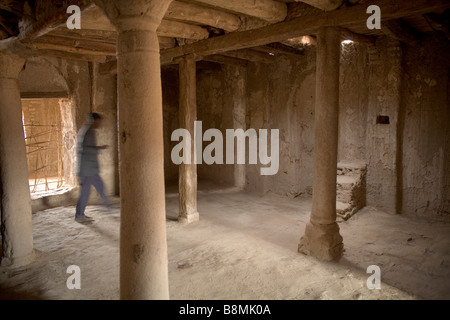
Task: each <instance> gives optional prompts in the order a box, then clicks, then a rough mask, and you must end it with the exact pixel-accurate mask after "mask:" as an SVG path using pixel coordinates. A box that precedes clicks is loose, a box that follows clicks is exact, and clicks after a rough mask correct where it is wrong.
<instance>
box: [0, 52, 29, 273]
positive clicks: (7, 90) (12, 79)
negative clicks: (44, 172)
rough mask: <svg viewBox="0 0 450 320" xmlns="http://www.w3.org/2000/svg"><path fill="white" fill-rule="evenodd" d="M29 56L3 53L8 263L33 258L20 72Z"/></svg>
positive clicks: (2, 173)
mask: <svg viewBox="0 0 450 320" xmlns="http://www.w3.org/2000/svg"><path fill="white" fill-rule="evenodd" d="M24 63H25V60H24V59H22V58H20V57H18V56H16V55H9V54H0V195H1V200H0V201H1V213H2V215H1V216H2V223H1V224H2V226H1V234H2V247H3V251H2V257H1V264H2V265H5V266H14V267H15V266H21V265H25V264H27V263H29V262H30V261H31V260H32V258H33V255H34V254H33V227H32V219H31V199H30V187H29V183H28V163H27V155H26V150H25V139H24V132H23V124H22V104H21V101H20V89H19V80H18V77H19V73H20V71H22V69H23V66H24Z"/></svg>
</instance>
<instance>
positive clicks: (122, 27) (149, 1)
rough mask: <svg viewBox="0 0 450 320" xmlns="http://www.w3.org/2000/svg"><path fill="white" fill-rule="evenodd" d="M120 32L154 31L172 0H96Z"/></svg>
mask: <svg viewBox="0 0 450 320" xmlns="http://www.w3.org/2000/svg"><path fill="white" fill-rule="evenodd" d="M94 1H95V4H96V5H97V6H98V7H99V8H100V9H102V10H103V12H104V13H105V15H106V16H107V17H108V19H109V20H110V21H111V23H112V24H113V25H114V26H115V27H116V28H117V31H118V32H126V31H153V32H156V29H157V28H158V27H159V24H160V23H161V20H162V18H163V17H164V14H165V13H166V11H167V9H168V8H169V5H170V3H171V2H172V0H127V1H123V0H94Z"/></svg>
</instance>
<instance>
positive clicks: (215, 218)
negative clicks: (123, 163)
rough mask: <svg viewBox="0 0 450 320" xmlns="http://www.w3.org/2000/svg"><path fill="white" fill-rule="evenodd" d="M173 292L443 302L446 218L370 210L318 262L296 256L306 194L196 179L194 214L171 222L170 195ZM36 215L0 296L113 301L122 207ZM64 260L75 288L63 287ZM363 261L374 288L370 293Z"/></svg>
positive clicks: (448, 270) (448, 256) (448, 289)
mask: <svg viewBox="0 0 450 320" xmlns="http://www.w3.org/2000/svg"><path fill="white" fill-rule="evenodd" d="M166 206H167V217H168V220H167V232H168V234H167V243H168V251H169V284H170V297H171V299H224V300H227V299H250V300H257V299H282V300H286V299H450V223H446V222H439V221H434V220H430V219H428V220H425V219H423V218H418V217H408V216H394V215H390V214H387V213H384V212H381V211H379V210H376V209H374V208H371V207H366V208H364V209H363V210H361V211H360V212H358V213H357V214H356V215H355V216H354V217H352V218H351V219H350V220H349V221H346V222H342V223H340V224H339V225H340V228H341V234H342V236H343V238H344V246H345V253H344V257H343V258H342V259H341V260H340V262H339V263H324V262H319V261H317V260H316V259H314V258H312V257H309V256H305V255H303V254H299V253H297V244H298V240H299V238H300V236H301V235H302V234H303V231H304V228H305V224H306V222H307V221H308V219H309V213H310V209H311V198H310V197H301V196H300V197H297V198H295V199H289V198H285V197H281V196H277V195H274V194H267V195H265V196H258V195H253V194H247V193H244V192H239V191H237V190H234V189H233V188H229V189H220V188H217V187H215V186H211V185H203V186H202V187H201V190H200V191H199V196H198V208H199V212H200V219H201V220H200V221H199V222H197V223H195V224H191V225H187V226H185V225H180V224H178V223H177V222H176V217H177V212H178V196H177V194H176V192H175V191H174V189H173V188H172V190H170V188H168V193H167V202H166ZM74 212H75V208H74V207H59V208H54V209H48V210H45V211H40V212H38V213H36V214H34V215H33V224H34V225H33V229H34V245H35V249H36V259H35V261H34V262H33V263H32V264H30V265H28V266H26V267H21V268H16V269H7V268H4V267H2V268H0V299H118V298H119V224H120V210H119V209H115V210H113V211H108V210H107V209H106V208H104V207H102V206H100V205H93V206H89V207H88V208H87V210H86V214H87V215H90V216H92V217H94V218H95V223H93V224H91V225H81V224H78V223H76V222H75V221H74V220H73V215H74ZM70 265H78V266H79V267H80V269H81V289H80V290H69V289H67V287H66V281H67V278H68V277H69V276H70V275H69V274H67V273H66V270H67V268H68V267H69V266H70ZM369 265H378V266H379V267H380V268H381V281H382V284H381V289H380V290H376V289H375V290H369V289H368V288H367V286H366V281H367V279H368V277H369V276H370V274H367V273H366V269H367V267H368V266H369Z"/></svg>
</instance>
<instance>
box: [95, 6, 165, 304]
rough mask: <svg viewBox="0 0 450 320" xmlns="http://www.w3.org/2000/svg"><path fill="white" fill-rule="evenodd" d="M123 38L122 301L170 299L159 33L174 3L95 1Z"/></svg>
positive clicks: (120, 55) (119, 43)
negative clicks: (168, 10)
mask: <svg viewBox="0 0 450 320" xmlns="http://www.w3.org/2000/svg"><path fill="white" fill-rule="evenodd" d="M96 3H97V4H98V5H99V6H100V7H101V8H102V9H103V10H104V11H105V13H106V15H107V16H108V18H109V19H110V20H111V22H112V23H113V25H115V26H116V28H117V31H118V40H117V72H118V73H117V76H118V78H117V81H118V101H119V141H120V144H119V149H120V153H119V158H120V190H121V223H120V297H121V299H168V298H169V285H168V259H167V239H166V208H165V193H164V150H163V147H164V141H163V114H162V93H161V74H160V67H161V66H160V55H159V43H158V37H157V35H156V29H157V28H158V25H159V24H160V22H161V19H162V17H163V16H164V13H165V12H166V10H167V8H168V6H169V4H170V0H147V1H145V0H130V1H122V0H96Z"/></svg>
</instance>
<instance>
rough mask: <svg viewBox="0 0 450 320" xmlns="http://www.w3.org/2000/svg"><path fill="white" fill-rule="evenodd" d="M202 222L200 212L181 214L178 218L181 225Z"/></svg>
mask: <svg viewBox="0 0 450 320" xmlns="http://www.w3.org/2000/svg"><path fill="white" fill-rule="evenodd" d="M199 220H200V215H199V213H198V212H193V213H189V214H180V215H179V216H178V222H179V223H181V224H190V223H193V222H197V221H199Z"/></svg>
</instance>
